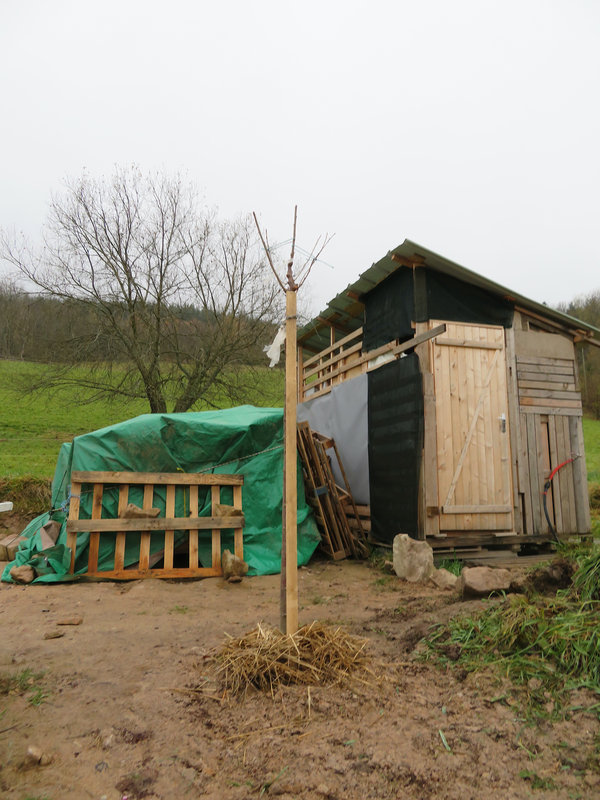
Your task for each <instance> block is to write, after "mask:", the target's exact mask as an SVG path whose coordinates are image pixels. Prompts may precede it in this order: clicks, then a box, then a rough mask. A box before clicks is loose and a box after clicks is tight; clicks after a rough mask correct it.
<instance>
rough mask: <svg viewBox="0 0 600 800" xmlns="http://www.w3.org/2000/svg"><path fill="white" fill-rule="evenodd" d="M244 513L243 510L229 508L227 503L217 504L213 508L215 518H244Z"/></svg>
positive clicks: (233, 507)
mask: <svg viewBox="0 0 600 800" xmlns="http://www.w3.org/2000/svg"><path fill="white" fill-rule="evenodd" d="M243 516H244V512H243V511H242V509H241V508H236V507H235V506H228V505H226V504H225V503H215V504H214V506H213V517H243Z"/></svg>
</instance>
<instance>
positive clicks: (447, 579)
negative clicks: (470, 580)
mask: <svg viewBox="0 0 600 800" xmlns="http://www.w3.org/2000/svg"><path fill="white" fill-rule="evenodd" d="M430 581H431V582H432V583H433V584H435V586H437V587H438V589H447V590H448V591H451V590H452V589H455V588H456V584H457V583H458V575H454V573H452V572H450V571H449V570H447V569H444V568H443V567H442V568H441V569H435V570H434V571H433V573H432V575H431V578H430Z"/></svg>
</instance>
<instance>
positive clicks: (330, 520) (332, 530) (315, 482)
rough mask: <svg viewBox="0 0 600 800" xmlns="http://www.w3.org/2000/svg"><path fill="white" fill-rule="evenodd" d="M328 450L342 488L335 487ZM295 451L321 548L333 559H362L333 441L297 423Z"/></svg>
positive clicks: (360, 536) (359, 531)
mask: <svg viewBox="0 0 600 800" xmlns="http://www.w3.org/2000/svg"><path fill="white" fill-rule="evenodd" d="M329 449H334V452H335V454H336V457H337V460H338V464H339V465H340V471H341V474H342V477H343V480H344V483H345V488H342V487H340V486H338V485H337V484H336V481H335V478H334V475H333V472H332V471H331V464H330V460H329V457H328V455H327V452H326V451H327V450H329ZM298 450H299V452H300V458H301V461H302V466H303V474H304V482H305V487H306V494H307V498H308V501H309V503H310V505H311V506H312V508H313V509H314V512H315V517H316V519H317V525H318V527H319V530H320V532H321V536H322V543H321V547H322V549H323V550H324V552H325V553H327V555H329V556H330V557H331V558H333V559H336V560H337V559H341V558H347V557H349V556H354V557H355V558H363V557H365V556H366V555H367V554H368V545H367V543H366V538H365V532H364V530H363V528H362V524H361V520H360V516H359V513H358V510H357V508H356V505H355V503H354V499H353V498H352V494H351V492H350V487H349V485H348V481H347V478H346V473H345V471H344V468H343V465H342V461H341V458H340V455H339V452H338V450H337V447H336V446H335V442H334V440H333V439H331V438H328V437H325V436H322V435H321V434H319V433H317V432H315V431H312V430H311V429H310V426H309V424H308V423H307V422H301V423H299V425H298ZM349 516H350V519H351V520H352V524H350V520H349Z"/></svg>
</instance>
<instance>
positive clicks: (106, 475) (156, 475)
mask: <svg viewBox="0 0 600 800" xmlns="http://www.w3.org/2000/svg"><path fill="white" fill-rule="evenodd" d="M71 481H72V482H73V481H75V482H77V483H105V484H106V483H108V484H111V483H117V484H118V483H127V484H130V485H131V484H139V483H141V484H147V483H151V484H153V485H155V486H157V485H163V486H164V485H168V484H170V483H173V484H175V485H186V486H187V485H190V484H199V485H201V486H212V485H220V486H236V485H242V484H243V483H244V476H243V475H217V474H211V473H208V474H205V473H199V472H193V473H192V472H189V473H188V472H82V471H79V470H74V471H73V472H72V473H71Z"/></svg>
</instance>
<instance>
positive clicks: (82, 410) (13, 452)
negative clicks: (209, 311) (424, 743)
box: [0, 361, 283, 478]
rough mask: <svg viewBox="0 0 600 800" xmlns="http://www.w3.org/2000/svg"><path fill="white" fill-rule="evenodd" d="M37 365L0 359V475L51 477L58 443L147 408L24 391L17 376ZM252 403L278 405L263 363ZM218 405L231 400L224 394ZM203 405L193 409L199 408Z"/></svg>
mask: <svg viewBox="0 0 600 800" xmlns="http://www.w3.org/2000/svg"><path fill="white" fill-rule="evenodd" d="M41 369H43V367H42V366H40V365H39V364H28V363H22V362H11V361H0V477H19V476H22V475H33V476H35V477H37V478H51V477H52V475H53V474H54V466H55V464H56V458H57V456H58V451H59V449H60V445H61V444H62V443H63V442H69V441H71V439H73V437H74V436H78V435H80V434H82V433H87V432H88V431H93V430H97V429H98V428H103V427H104V426H106V425H113V424H114V423H116V422H122V421H123V420H126V419H129V418H131V417H135V416H137V415H138V414H145V413H147V412H148V406H147V404H146V403H145V402H143V401H141V400H139V401H135V402H128V403H123V402H122V401H111V402H108V401H99V400H96V401H93V402H88V403H85V404H84V405H82V404H74V403H73V402H72V396H71V394H70V392H69V391H68V390H60V391H56V392H54V393H52V394H51V395H49V396H47V397H44V396H41V395H40V394H36V395H33V396H32V395H24V394H23V392H22V389H21V386H22V383H23V381H24V380H25V379H26V378H27V376H28V375H29V374H30V373H31V372H32V371H35V372H38V373H39V371H40V370H41ZM262 378H263V379H262V381H261V387H260V393H259V396H257V397H255V398H253V399H249V401H248V402H249V403H253V405H259V406H265V407H277V406H282V405H283V372H282V371H281V370H278V369H273V370H269V369H267V368H265V370H264V372H263V373H262ZM219 405H220V406H221V407H223V408H226V407H227V406H228V405H231V404H230V403H228V402H227V400H226V399H225V398H223V399H222V401H221V402H220V403H219ZM206 408H208V406H204V407H202V406H201V405H200V406H198V407H197V408H195V409H194V410H196V411H202V410H205V409H206Z"/></svg>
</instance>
